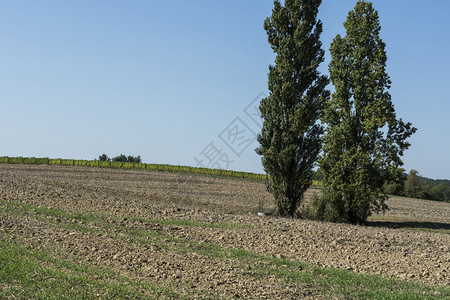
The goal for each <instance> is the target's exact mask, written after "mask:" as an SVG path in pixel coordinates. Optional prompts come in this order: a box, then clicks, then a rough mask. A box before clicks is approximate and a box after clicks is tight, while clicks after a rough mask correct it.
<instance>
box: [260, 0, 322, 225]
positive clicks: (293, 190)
mask: <svg viewBox="0 0 450 300" xmlns="http://www.w3.org/2000/svg"><path fill="white" fill-rule="evenodd" d="M321 2H322V1H321V0H285V1H284V5H283V4H282V3H281V2H280V1H274V8H273V10H272V16H271V17H269V18H267V19H266V20H265V22H264V29H265V30H266V32H267V35H268V41H269V43H270V45H271V47H272V49H273V51H274V53H276V58H275V65H271V66H269V75H268V79H269V83H268V88H269V91H270V94H269V96H268V97H267V98H265V99H263V100H262V101H261V104H260V111H261V115H262V117H263V119H264V123H263V127H262V130H261V133H260V134H259V135H258V141H259V143H260V146H259V148H257V149H256V152H257V153H258V154H259V155H261V156H262V164H263V167H264V170H265V171H266V172H267V173H268V175H269V185H268V186H269V190H270V192H271V193H272V194H273V196H274V198H275V203H276V207H277V210H278V213H279V214H280V215H283V216H290V217H292V216H293V215H294V214H295V212H296V210H297V208H298V206H299V204H300V202H301V200H302V199H303V194H304V193H305V191H306V190H307V189H308V187H309V186H310V185H311V182H312V181H311V178H312V168H313V167H314V165H315V163H316V162H317V159H318V155H319V152H320V149H321V143H322V140H321V136H322V134H323V127H322V126H321V125H320V124H318V120H319V119H320V116H321V114H322V108H323V104H324V102H325V101H326V99H327V98H328V97H329V92H328V91H327V90H325V87H326V85H327V84H328V82H329V81H328V78H327V77H326V76H323V75H320V74H319V71H318V67H319V64H320V63H322V62H323V60H324V50H323V49H322V48H321V47H322V43H321V42H320V40H319V38H320V34H321V33H322V23H321V21H320V20H318V19H317V13H318V8H319V5H320V4H321Z"/></svg>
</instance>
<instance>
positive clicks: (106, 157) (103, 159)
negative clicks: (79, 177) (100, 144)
mask: <svg viewBox="0 0 450 300" xmlns="http://www.w3.org/2000/svg"><path fill="white" fill-rule="evenodd" d="M98 160H99V161H110V160H111V158H109V157H108V155H106V154H105V153H103V154H102V155H100V156H99V157H98Z"/></svg>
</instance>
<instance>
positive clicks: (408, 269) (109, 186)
mask: <svg viewBox="0 0 450 300" xmlns="http://www.w3.org/2000/svg"><path fill="white" fill-rule="evenodd" d="M313 192H314V191H309V192H308V193H307V196H306V197H307V198H308V197H310V196H311V194H312V193H313ZM0 199H4V200H7V201H14V202H16V203H26V204H30V205H36V206H42V207H46V208H57V209H62V210H69V211H75V210H76V211H79V212H83V213H93V212H98V213H102V214H106V215H112V216H117V217H120V218H121V220H122V221H121V222H126V223H127V225H128V226H131V227H134V228H144V229H145V228H147V227H148V226H150V225H148V224H142V222H139V220H137V218H146V219H150V218H156V219H170V220H173V219H177V220H195V221H201V222H208V223H227V224H236V225H237V226H231V227H225V228H205V227H196V226H175V225H161V224H153V225H152V228H150V229H152V230H156V231H157V232H159V233H161V234H164V235H168V236H171V237H175V238H180V239H184V240H188V241H198V242H211V243H214V244H218V245H220V246H222V247H224V248H230V247H233V248H238V249H245V250H249V251H252V252H256V253H259V254H263V255H270V256H274V257H282V258H286V259H290V260H295V261H305V262H309V263H313V264H318V265H321V266H327V267H335V268H342V269H348V270H353V271H355V272H360V273H370V274H380V275H382V276H385V277H393V278H399V279H404V280H412V281H419V282H423V283H427V284H433V285H449V276H450V275H449V274H448V270H450V251H449V249H450V235H449V234H446V233H440V232H434V231H431V232H426V231H416V230H411V229H410V228H414V227H417V228H429V229H436V228H437V229H443V230H444V231H445V230H448V229H449V224H450V204H448V203H439V202H432V201H423V200H417V199H407V198H392V199H390V200H389V201H388V205H389V206H390V207H391V210H390V211H388V212H387V214H386V215H385V216H383V217H382V218H379V219H377V217H376V216H375V217H374V218H372V219H371V222H369V225H370V226H353V225H347V224H333V223H325V222H314V221H308V220H299V219H294V220H292V219H284V218H276V217H259V216H257V215H256V212H258V210H260V208H261V206H262V207H264V208H265V210H270V209H273V205H272V198H271V195H270V194H268V193H267V191H266V189H265V186H264V184H262V183H258V182H251V181H240V180H230V179H220V178H211V177H202V176H192V175H180V174H164V173H149V172H138V171H125V170H112V169H98V168H84V167H62V166H34V165H7V164H0ZM0 208H1V207H0ZM65 221H68V220H58V222H65ZM111 222H114V221H113V220H111ZM241 225H242V226H241ZM245 225H249V226H245ZM146 226H147V227H146ZM388 227H394V228H388ZM5 234H8V235H14V236H17V237H21V238H24V239H26V240H30V241H33V242H36V243H38V244H39V245H42V247H52V248H56V249H59V250H62V251H65V252H67V253H71V254H73V255H77V256H79V257H84V258H85V259H86V260H88V261H92V262H93V263H95V264H99V265H106V266H109V267H112V268H115V269H117V270H120V271H121V272H128V273H129V274H131V275H133V276H136V277H139V278H151V280H152V281H154V282H157V283H161V284H166V285H167V284H169V285H171V286H173V287H174V289H175V290H176V291H177V292H180V293H182V294H186V295H189V293H192V290H196V289H197V290H199V291H207V292H209V291H214V293H216V294H217V295H220V296H224V297H227V298H229V297H238V296H242V297H255V298H298V297H308V295H310V294H311V291H308V287H302V288H301V289H299V288H298V287H295V286H286V284H283V283H280V282H279V280H277V279H276V278H274V277H271V276H266V277H265V278H264V280H260V279H258V278H256V277H254V276H250V275H248V274H247V275H246V271H245V270H246V268H247V267H248V266H245V265H242V263H240V262H239V261H236V260H233V259H219V258H217V259H215V258H210V257H204V256H201V255H198V254H196V253H189V252H188V253H179V252H174V251H169V250H167V251H166V250H165V249H160V248H159V247H158V245H156V244H155V245H152V244H150V245H139V244H135V243H129V242H127V241H126V240H121V239H118V238H117V236H120V234H121V233H120V232H108V233H104V234H103V233H98V234H89V233H83V232H72V231H70V230H66V229H63V228H61V227H58V226H56V225H54V224H53V223H47V222H43V221H42V220H41V221H40V220H37V219H36V218H33V217H32V216H26V215H24V216H20V215H8V214H4V213H2V212H1V210H0V237H1V236H2V235H5ZM173 243H176V241H174V242H173ZM300 290H301V293H300V292H298V291H300Z"/></svg>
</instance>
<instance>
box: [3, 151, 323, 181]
mask: <svg viewBox="0 0 450 300" xmlns="http://www.w3.org/2000/svg"><path fill="white" fill-rule="evenodd" d="M0 163H9V164H35V165H60V166H83V167H97V168H113V169H130V170H144V171H153V172H169V173H186V174H198V175H208V176H218V177H229V178H242V179H250V180H257V181H264V180H265V179H266V175H265V174H257V173H250V172H240V171H231V170H221V169H209V168H199V167H189V166H178V165H168V164H144V163H130V162H117V161H99V160H82V159H61V158H48V157H44V158H37V157H21V156H20V157H8V156H1V157H0ZM318 185H319V182H318V181H317V180H313V186H316V187H317V186H318Z"/></svg>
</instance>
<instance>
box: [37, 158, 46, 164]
mask: <svg viewBox="0 0 450 300" xmlns="http://www.w3.org/2000/svg"><path fill="white" fill-rule="evenodd" d="M48 163H49V159H48V157H43V158H36V164H37V165H48Z"/></svg>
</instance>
